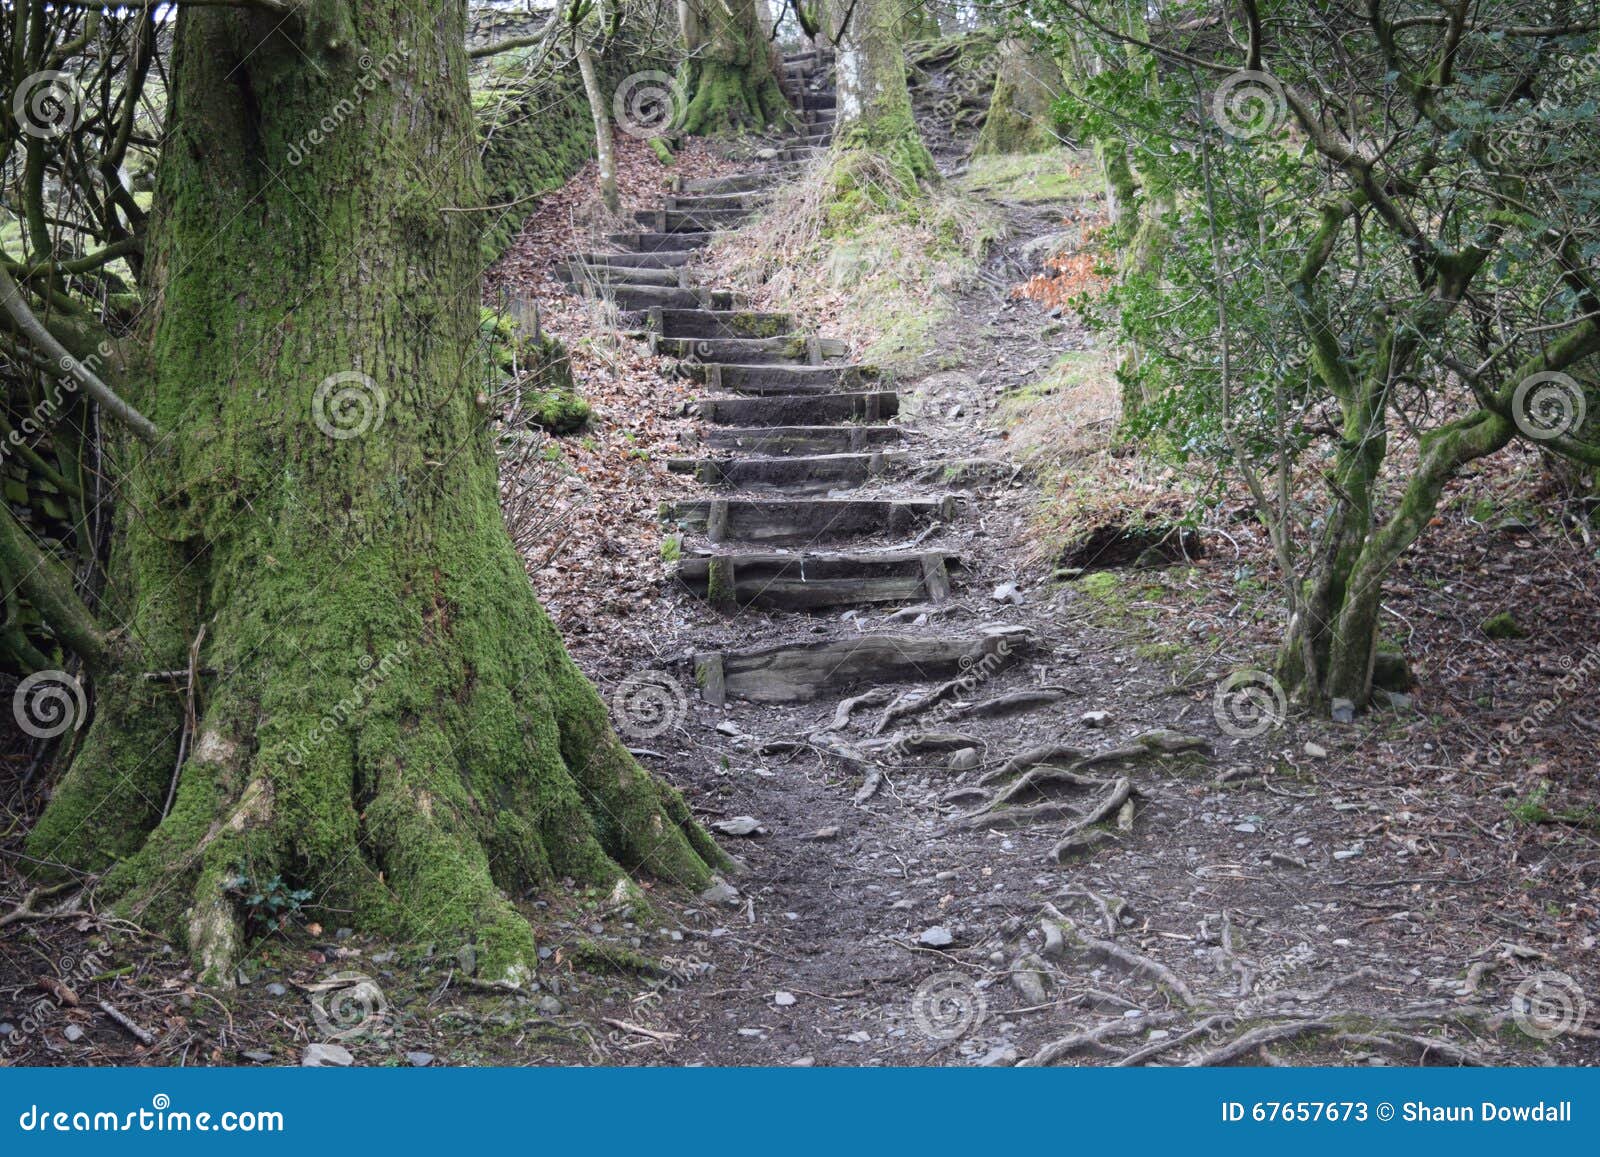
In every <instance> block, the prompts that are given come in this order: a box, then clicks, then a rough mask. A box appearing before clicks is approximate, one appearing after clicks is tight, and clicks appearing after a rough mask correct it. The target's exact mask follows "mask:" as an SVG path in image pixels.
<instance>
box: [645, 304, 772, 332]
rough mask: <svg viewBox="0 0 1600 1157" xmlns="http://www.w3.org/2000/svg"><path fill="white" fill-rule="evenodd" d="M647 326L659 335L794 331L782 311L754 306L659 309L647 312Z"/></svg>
mask: <svg viewBox="0 0 1600 1157" xmlns="http://www.w3.org/2000/svg"><path fill="white" fill-rule="evenodd" d="M650 329H651V330H652V331H653V332H655V333H658V334H660V335H661V336H662V337H679V338H719V337H786V336H788V335H790V334H791V333H793V332H794V319H793V318H791V317H790V316H789V315H788V314H786V313H758V312H756V311H754V310H740V311H736V312H729V313H713V312H712V311H710V310H705V309H694V310H683V309H663V310H657V311H656V312H654V313H652V314H651V315H650Z"/></svg>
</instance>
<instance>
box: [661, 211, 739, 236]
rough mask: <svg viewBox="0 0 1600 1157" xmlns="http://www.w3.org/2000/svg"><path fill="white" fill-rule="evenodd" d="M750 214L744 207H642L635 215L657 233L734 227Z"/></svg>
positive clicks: (707, 230)
mask: <svg viewBox="0 0 1600 1157" xmlns="http://www.w3.org/2000/svg"><path fill="white" fill-rule="evenodd" d="M748 216H750V210H748V209H744V208H731V207H730V208H726V209H690V210H682V209H640V210H639V211H638V212H637V213H635V214H634V215H633V217H634V220H636V221H638V222H639V224H640V225H642V226H643V227H644V228H646V229H653V230H655V231H656V232H657V233H707V232H715V231H716V230H718V229H732V228H733V227H735V226H736V225H738V224H739V222H741V221H743V220H744V219H745V218H746V217H748Z"/></svg>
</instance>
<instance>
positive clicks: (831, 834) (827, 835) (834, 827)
mask: <svg viewBox="0 0 1600 1157" xmlns="http://www.w3.org/2000/svg"><path fill="white" fill-rule="evenodd" d="M800 838H801V839H802V840H836V839H838V838H839V825H838V824H829V825H828V826H827V827H825V828H818V829H817V830H816V831H814V832H812V833H811V834H810V835H806V836H801V837H800Z"/></svg>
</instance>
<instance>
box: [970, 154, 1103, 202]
mask: <svg viewBox="0 0 1600 1157" xmlns="http://www.w3.org/2000/svg"><path fill="white" fill-rule="evenodd" d="M957 183H958V185H959V187H960V188H961V189H962V190H963V191H965V192H967V193H970V194H974V195H976V196H979V197H984V198H989V199H993V200H1001V201H1021V202H1025V203H1026V202H1036V201H1074V200H1080V199H1087V198H1090V197H1093V196H1095V194H1097V193H1099V192H1100V190H1101V184H1102V183H1101V180H1100V178H1099V177H1098V176H1096V174H1095V172H1094V169H1093V167H1092V165H1091V164H1090V163H1089V162H1087V161H1086V160H1085V159H1084V157H1083V156H1082V155H1081V154H1079V153H1077V152H1074V151H1072V150H1069V149H1049V150H1047V151H1045V152H1042V153H1014V154H1009V155H1001V156H987V157H974V158H973V160H972V164H971V165H970V166H969V167H968V169H967V171H966V173H965V174H963V175H962V177H961V178H960V180H959V182H957Z"/></svg>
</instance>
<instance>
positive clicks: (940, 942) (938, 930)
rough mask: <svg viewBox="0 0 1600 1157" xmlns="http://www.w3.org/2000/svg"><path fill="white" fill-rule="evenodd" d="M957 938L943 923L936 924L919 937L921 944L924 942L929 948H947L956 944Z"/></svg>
mask: <svg viewBox="0 0 1600 1157" xmlns="http://www.w3.org/2000/svg"><path fill="white" fill-rule="evenodd" d="M955 940H956V938H955V937H954V936H952V935H951V934H950V929H948V928H946V927H944V926H943V925H941V924H935V925H934V926H933V927H932V928H929V929H928V930H927V931H926V932H924V933H923V934H922V935H921V936H918V937H917V942H918V943H919V944H924V945H926V946H927V947H929V948H945V947H948V946H949V945H951V944H954V943H955Z"/></svg>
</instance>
